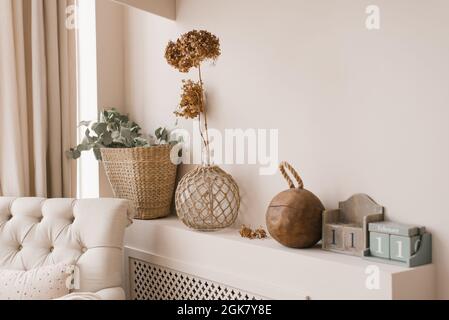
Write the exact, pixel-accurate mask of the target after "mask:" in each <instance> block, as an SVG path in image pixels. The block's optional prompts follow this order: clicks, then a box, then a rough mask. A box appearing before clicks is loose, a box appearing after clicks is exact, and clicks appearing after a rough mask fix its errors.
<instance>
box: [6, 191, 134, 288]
mask: <svg viewBox="0 0 449 320" xmlns="http://www.w3.org/2000/svg"><path fill="white" fill-rule="evenodd" d="M130 223H131V219H130V217H129V216H128V202H127V201H125V200H118V199H97V200H73V199H51V200H46V199H42V198H1V197H0V269H9V270H23V271H27V270H30V269H33V268H36V267H40V266H46V265H51V264H57V263H60V262H66V261H69V260H72V261H77V265H78V267H79V271H80V278H81V279H80V285H81V288H80V291H84V292H86V291H87V292H96V291H99V290H102V289H105V288H112V287H120V286H121V283H122V281H121V273H122V255H123V237H124V231H125V228H126V227H127V226H128V225H129V224H130Z"/></svg>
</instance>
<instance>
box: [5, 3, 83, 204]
mask: <svg viewBox="0 0 449 320" xmlns="http://www.w3.org/2000/svg"><path fill="white" fill-rule="evenodd" d="M74 4H75V0H0V193H2V194H3V195H6V196H42V197H73V196H75V194H76V164H75V162H74V161H70V160H68V159H67V158H66V157H65V150H67V149H69V148H70V147H71V146H73V145H75V144H76V105H77V101H76V99H77V92H76V32H75V30H73V29H68V28H66V19H67V14H66V12H67V10H66V9H67V7H68V6H71V5H74Z"/></svg>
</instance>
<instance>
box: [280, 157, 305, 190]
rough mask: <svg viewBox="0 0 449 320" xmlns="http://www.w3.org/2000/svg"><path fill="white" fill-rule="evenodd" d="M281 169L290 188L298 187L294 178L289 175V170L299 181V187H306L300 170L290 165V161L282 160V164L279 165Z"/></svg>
mask: <svg viewBox="0 0 449 320" xmlns="http://www.w3.org/2000/svg"><path fill="white" fill-rule="evenodd" d="M279 170H280V171H281V173H282V175H283V176H284V178H285V180H286V181H287V183H288V186H289V187H290V189H295V188H296V187H295V184H294V183H293V181H292V179H291V178H290V176H289V175H288V173H287V170H288V171H290V173H291V175H292V176H293V177H294V178H295V179H296V181H297V182H298V189H304V183H303V181H302V179H301V177H300V176H299V174H298V172H297V171H296V170H295V169H294V168H293V167H292V166H291V165H290V163H288V162H286V161H283V162H281V164H280V165H279Z"/></svg>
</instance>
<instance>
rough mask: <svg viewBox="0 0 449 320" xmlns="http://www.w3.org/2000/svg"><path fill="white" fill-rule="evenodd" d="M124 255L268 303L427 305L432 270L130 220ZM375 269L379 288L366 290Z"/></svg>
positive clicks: (172, 222) (169, 222) (173, 223)
mask: <svg viewBox="0 0 449 320" xmlns="http://www.w3.org/2000/svg"><path fill="white" fill-rule="evenodd" d="M125 244H126V246H127V248H128V254H130V255H131V256H132V255H134V256H135V257H136V258H141V259H145V260H151V261H149V262H152V263H155V264H160V265H163V266H165V267H168V268H172V269H176V270H179V271H182V272H186V273H190V274H194V275H197V276H199V277H203V278H206V279H210V280H214V281H217V282H221V283H225V284H227V285H230V286H234V287H236V288H239V289H245V290H248V291H251V292H253V293H255V294H259V295H262V296H266V297H269V298H274V299H282V298H283V299H304V298H306V297H311V298H312V299H431V298H434V294H435V283H434V272H435V271H434V266H433V265H427V266H422V267H418V268H411V269H409V268H404V267H400V266H395V265H389V264H380V263H374V262H372V261H367V260H363V259H362V258H359V257H353V256H347V255H342V254H336V253H331V252H327V251H323V250H321V249H319V248H313V249H306V250H298V249H290V248H286V247H283V246H281V245H280V244H278V243H277V242H276V241H274V240H272V239H266V240H249V239H243V238H241V237H240V235H239V233H238V230H236V229H226V230H223V231H218V232H206V233H204V232H197V231H193V230H190V229H188V228H187V227H185V226H184V225H183V224H182V223H181V222H180V221H179V220H177V219H176V218H175V217H170V218H167V219H161V220H152V221H140V220H135V222H134V224H133V225H132V226H131V227H130V228H129V230H128V231H127V234H126V239H125ZM373 266H374V267H375V268H376V270H377V272H378V274H379V288H378V289H375V290H370V289H368V288H367V286H366V281H367V277H368V275H367V274H366V272H367V270H368V269H367V268H369V267H373Z"/></svg>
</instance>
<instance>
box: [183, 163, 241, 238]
mask: <svg viewBox="0 0 449 320" xmlns="http://www.w3.org/2000/svg"><path fill="white" fill-rule="evenodd" d="M175 202H176V211H177V213H178V216H179V218H180V219H181V220H182V221H183V222H184V224H185V225H187V226H188V227H190V228H192V229H195V230H200V231H214V230H219V229H223V228H227V227H229V226H231V225H232V224H233V223H234V222H235V220H236V219H237V216H238V212H239V208H240V195H239V188H238V186H237V184H236V182H235V181H234V179H233V178H232V176H231V175H229V174H227V173H226V172H225V171H224V170H222V169H221V168H219V167H218V166H207V165H203V166H199V167H197V168H196V169H195V170H192V171H191V172H189V173H188V174H186V175H185V176H184V177H183V178H182V180H181V182H180V183H179V186H178V188H177V190H176V196H175Z"/></svg>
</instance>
